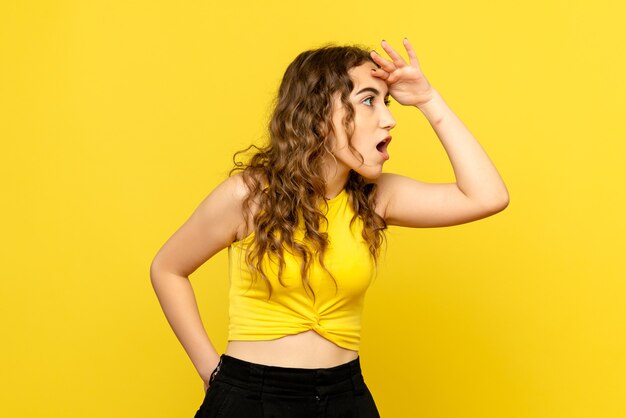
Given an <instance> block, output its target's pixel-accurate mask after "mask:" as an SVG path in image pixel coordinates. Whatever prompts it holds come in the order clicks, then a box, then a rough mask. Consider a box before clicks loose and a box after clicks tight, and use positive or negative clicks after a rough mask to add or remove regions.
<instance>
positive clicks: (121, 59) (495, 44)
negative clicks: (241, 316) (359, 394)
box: [0, 0, 626, 418]
mask: <svg viewBox="0 0 626 418" xmlns="http://www.w3.org/2000/svg"><path fill="white" fill-rule="evenodd" d="M249 3H250V4H241V3H240V2H211V1H202V2H201V1H188V2H171V1H154V0H150V1H148V0H137V1H120V0H109V1H91V0H83V1H49V2H36V1H19V2H18V1H6V2H2V3H1V6H0V46H1V49H0V122H1V123H0V140H1V141H2V142H1V144H2V147H1V151H0V181H1V182H2V188H1V193H2V200H1V202H2V203H1V206H0V207H1V209H0V210H1V211H2V216H1V217H0V222H1V223H2V224H1V228H2V229H1V231H2V232H1V233H2V251H1V252H0V257H1V268H2V280H0V298H1V300H0V318H1V320H2V343H1V344H0V359H1V361H2V364H1V367H0V375H1V377H0V405H2V406H1V407H0V409H1V410H2V415H3V416H7V417H35V416H53V417H84V416H89V417H148V416H149V417H154V418H156V417H185V416H187V417H191V416H193V413H194V412H195V410H196V409H197V407H198V406H199V404H200V402H201V400H202V395H203V394H202V383H201V381H200V379H199V378H198V377H197V376H196V375H195V371H194V370H193V368H192V366H191V363H190V362H189V361H188V359H187V358H186V356H185V354H184V352H183V350H182V348H181V347H180V346H179V344H178V342H177V341H176V339H175V337H174V335H173V333H172V332H171V331H170V329H169V328H168V325H167V323H166V321H165V318H164V316H163V314H162V313H161V310H160V308H159V306H158V303H157V300H156V297H155V296H154V294H153V291H152V288H151V285H150V283H149V276H148V268H149V264H150V262H151V260H152V257H153V256H154V254H155V253H156V251H157V250H158V248H159V247H160V246H161V245H162V244H163V242H164V241H165V240H166V239H167V238H168V237H169V235H170V234H171V233H173V232H174V230H175V229H176V228H177V227H178V226H179V225H180V224H182V222H184V221H185V220H186V218H187V217H188V216H189V215H190V214H191V212H192V211H193V209H194V208H195V207H196V205H197V204H198V203H199V202H200V201H201V200H202V198H203V197H204V196H205V195H206V194H207V193H208V192H209V191H210V190H211V189H212V188H213V187H214V186H215V185H216V184H218V183H219V182H220V181H221V180H222V179H223V178H224V176H225V175H226V173H227V171H228V169H229V168H230V161H231V160H230V158H231V156H232V154H233V152H234V151H236V150H237V149H240V148H242V147H244V146H246V145H247V144H249V143H250V142H252V141H257V140H258V139H259V138H261V137H262V135H263V133H264V126H265V120H266V118H267V114H268V109H269V107H268V106H269V104H270V102H271V99H272V96H273V94H274V91H275V89H276V87H277V83H278V81H279V79H280V77H281V76H282V72H283V71H284V69H285V67H286V65H287V64H288V63H289V62H290V61H291V60H292V59H293V58H294V57H295V55H296V54H297V53H298V52H300V51H301V50H304V49H308V48H310V47H315V46H319V45H321V44H323V43H326V42H330V41H333V42H337V43H362V44H364V45H367V46H371V47H376V46H377V45H378V42H379V40H380V39H381V38H385V39H387V40H389V41H390V42H392V44H393V45H396V46H400V41H401V39H402V37H403V36H408V37H409V39H410V40H411V41H412V42H413V45H414V46H415V49H416V50H417V53H418V57H419V58H420V61H421V64H422V67H423V69H424V71H425V73H426V75H427V76H428V77H429V79H430V81H431V82H432V84H433V85H434V86H435V87H436V88H437V89H438V90H439V91H440V92H441V93H442V95H443V96H444V98H445V99H446V100H447V102H448V103H449V104H450V106H451V107H452V108H453V109H454V110H455V111H456V112H457V114H458V115H459V116H460V117H461V119H463V120H464V121H465V123H466V124H467V125H468V126H469V127H470V129H471V130H472V132H473V133H474V134H475V135H476V136H477V137H478V138H479V140H480V141H481V143H482V144H483V145H484V147H485V148H486V149H487V151H488V153H489V155H490V156H491V157H492V159H493V160H494V162H495V163H496V165H497V166H498V168H499V170H500V172H501V174H502V175H503V177H504V179H505V181H506V183H507V185H508V187H509V191H510V194H511V204H510V206H509V208H508V209H507V210H506V211H505V212H503V213H501V214H499V215H497V216H495V217H493V218H489V219H487V220H484V221H480V222H476V223H472V224H468V225H463V226H458V227H453V228H443V229H423V230H401V229H391V231H390V233H389V247H388V248H389V250H388V254H387V257H386V259H385V261H384V262H383V271H382V273H381V274H380V275H379V277H378V278H377V280H376V282H375V284H374V286H373V288H372V289H371V292H370V294H369V296H368V305H367V307H366V316H365V324H364V332H363V349H362V353H361V354H362V358H363V362H364V374H365V377H366V380H367V381H368V383H369V386H370V387H371V390H372V392H373V393H374V395H375V397H376V400H377V402H378V405H379V408H380V410H381V413H382V414H383V416H384V417H427V418H444V417H445V418H459V417H466V418H473V417H476V418H492V417H493V418H502V417H506V418H578V417H585V418H597V417H600V418H613V417H615V418H617V417H624V416H626V397H625V396H624V394H625V393H626V332H625V331H626V328H625V325H626V303H624V301H625V297H626V284H625V283H624V278H626V274H625V273H626V268H625V263H624V257H623V254H622V253H623V250H624V238H623V237H624V236H625V234H626V223H625V221H624V214H625V213H626V203H625V196H624V190H625V188H624V180H626V171H625V168H624V157H625V156H626V155H625V154H626V153H625V149H626V145H625V144H626V135H625V134H626V128H625V125H624V123H623V119H624V115H623V114H624V109H625V104H626V103H625V97H626V86H625V82H624V74H625V73H626V62H625V61H626V60H625V58H624V45H625V44H626V35H625V31H624V30H623V20H624V12H625V7H624V6H623V3H622V2H618V1H617V0H615V1H608V0H596V1H593V2H592V1H582V0H578V1H574V0H572V1H565V0H561V1H557V0H548V1H546V0H530V1H525V2H521V3H520V2H493V1H486V0H476V1H472V2H469V1H461V0H459V1H428V2H420V1H408V0H401V1H398V2H380V1H367V0H364V1H361V2H339V1H327V0H322V1H315V2H310V3H307V4H304V5H296V6H285V5H283V4H281V3H282V2H279V1H276V0H272V1H265V2H249ZM291 7H293V8H291ZM392 109H393V111H394V113H395V115H396V117H397V120H398V127H397V128H396V129H395V134H394V142H393V144H392V145H391V147H390V152H391V156H392V159H391V161H390V162H389V163H388V166H386V169H387V171H393V172H399V173H402V174H405V175H409V176H413V177H416V178H419V179H422V180H426V181H450V180H452V179H453V177H452V176H453V173H452V170H451V168H450V165H449V163H448V162H447V159H446V157H445V154H444V152H443V149H442V147H441V146H440V145H439V143H438V140H437V138H436V136H435V135H434V133H433V131H432V130H431V129H430V126H429V125H428V123H427V122H426V120H425V119H424V118H423V116H421V114H419V112H417V111H409V110H406V109H400V106H399V105H398V104H397V103H396V104H392ZM192 280H193V284H194V287H195V288H196V291H197V296H198V299H199V304H200V307H201V310H202V314H203V317H204V318H205V323H206V327H207V330H208V332H209V334H210V335H211V336H212V338H213V340H214V341H215V343H216V345H217V346H218V348H219V349H220V350H222V349H223V348H224V346H225V343H226V331H227V305H226V303H227V301H226V290H227V288H226V285H227V277H226V257H225V254H223V253H221V254H219V255H218V256H216V257H215V259H214V260H211V261H210V262H208V263H207V264H205V265H204V266H203V267H202V268H201V269H200V270H198V272H197V273H195V274H194V275H193V276H192ZM407 399H408V402H407ZM409 408H410V409H409Z"/></svg>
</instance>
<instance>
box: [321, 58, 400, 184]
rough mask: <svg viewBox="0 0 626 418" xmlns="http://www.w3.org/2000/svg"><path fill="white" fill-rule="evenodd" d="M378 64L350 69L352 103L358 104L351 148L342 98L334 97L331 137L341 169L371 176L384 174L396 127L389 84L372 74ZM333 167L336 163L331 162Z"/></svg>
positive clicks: (353, 104)
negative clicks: (388, 148) (388, 146)
mask: <svg viewBox="0 0 626 418" xmlns="http://www.w3.org/2000/svg"><path fill="white" fill-rule="evenodd" d="M373 68H376V65H375V64H373V63H370V62H367V63H365V64H362V65H360V66H358V67H354V68H352V69H351V70H350V71H348V74H349V75H350V78H351V79H352V82H353V84H354V88H353V90H352V92H351V93H350V98H349V100H350V103H351V104H352V106H353V107H354V122H353V129H354V131H353V134H352V140H351V142H352V147H353V148H354V150H351V149H350V147H349V145H348V136H347V134H346V131H345V129H344V126H343V118H344V115H345V109H344V108H343V104H342V103H341V99H340V98H339V94H336V95H335V98H334V103H333V106H334V110H333V117H332V121H333V126H334V132H333V134H332V135H331V137H330V138H329V139H330V140H331V144H332V151H333V155H334V156H335V159H336V164H337V167H336V168H337V171H338V172H339V173H341V172H345V173H349V171H350V170H354V171H356V172H357V173H359V174H360V175H362V176H363V177H365V178H367V179H376V178H377V177H378V176H380V174H381V173H382V169H383V164H384V163H385V161H387V160H388V159H389V154H388V153H387V145H388V144H389V141H391V136H390V131H391V129H393V127H394V126H396V121H395V120H394V118H393V116H392V115H391V112H390V111H389V108H388V107H387V106H388V98H389V94H388V89H387V83H385V81H384V80H381V79H380V78H376V77H374V76H372V75H371V71H372V69H373ZM330 164H331V167H332V166H333V165H334V162H331V163H330Z"/></svg>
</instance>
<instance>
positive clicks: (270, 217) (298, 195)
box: [230, 46, 387, 297]
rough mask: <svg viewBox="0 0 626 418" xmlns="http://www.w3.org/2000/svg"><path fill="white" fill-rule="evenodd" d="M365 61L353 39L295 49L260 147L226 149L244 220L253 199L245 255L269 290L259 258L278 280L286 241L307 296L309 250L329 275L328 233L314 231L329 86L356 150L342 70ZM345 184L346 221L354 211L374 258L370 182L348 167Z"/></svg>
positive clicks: (376, 237)
mask: <svg viewBox="0 0 626 418" xmlns="http://www.w3.org/2000/svg"><path fill="white" fill-rule="evenodd" d="M366 62H372V63H373V61H372V59H371V58H370V55H369V52H368V50H366V49H364V48H362V47H359V46H324V47H322V48H319V49H314V50H309V51H305V52H302V53H301V54H300V55H298V56H297V57H296V59H295V60H294V61H293V62H292V63H291V64H290V65H289V66H288V67H287V70H286V71H285V75H284V76H283V79H282V82H281V84H280V88H279V91H278V96H277V98H276V102H275V107H274V111H273V114H272V116H271V119H270V123H269V144H268V145H266V146H265V147H262V148H259V147H257V146H255V145H251V146H250V147H248V148H246V149H245V150H241V151H238V152H237V153H235V155H234V156H233V162H234V164H235V166H234V168H233V169H232V170H231V172H230V175H232V174H233V173H237V172H241V173H242V177H243V180H244V182H245V184H246V186H247V188H248V190H249V194H248V196H247V198H246V199H245V201H244V203H243V209H244V218H245V220H246V222H248V221H249V219H250V216H251V215H252V209H251V208H252V202H255V205H257V204H258V210H257V211H256V213H255V214H254V218H253V224H254V239H253V241H252V242H251V243H250V245H249V246H248V248H247V251H246V262H247V264H248V268H249V269H250V270H251V271H253V272H255V273H258V275H260V276H261V277H262V278H263V279H264V281H265V282H266V284H267V286H268V290H269V297H271V293H272V287H271V284H270V281H269V279H268V277H267V275H266V274H265V272H264V270H263V267H262V262H263V259H264V258H265V257H266V256H269V258H270V259H273V260H278V281H279V283H281V285H284V283H283V282H282V272H283V269H284V266H285V261H284V256H283V255H284V247H285V246H286V247H287V248H288V249H289V250H290V252H292V253H293V254H294V255H296V256H298V257H300V258H301V260H302V261H301V264H300V273H301V276H302V282H303V284H304V285H305V288H306V289H308V291H310V292H311V294H312V295H313V297H315V295H314V294H313V290H312V288H311V285H310V283H309V279H308V274H307V273H308V271H309V269H310V266H311V263H312V262H313V260H314V258H315V256H317V259H318V261H319V263H320V265H321V267H322V268H323V269H324V270H325V271H326V272H327V273H328V274H329V275H330V277H331V278H333V280H334V277H333V276H332V273H330V272H329V271H328V270H327V269H326V267H325V265H324V252H325V251H326V249H327V247H328V234H327V233H325V232H322V231H320V225H322V224H323V223H324V222H327V219H326V217H325V216H324V213H323V212H322V210H321V208H320V206H321V202H325V199H324V198H325V193H326V182H325V179H324V177H323V175H322V173H323V163H324V161H325V158H328V155H329V154H330V155H331V156H332V153H331V152H330V149H329V147H330V144H329V140H328V138H329V134H330V133H331V132H332V129H333V126H332V112H333V96H335V95H336V93H339V94H340V99H341V103H342V105H343V107H344V109H345V112H346V113H345V117H344V120H343V125H344V128H345V130H346V132H347V134H348V138H349V141H348V143H349V147H350V149H351V150H352V152H353V153H355V154H357V155H359V156H360V154H358V152H357V151H356V149H354V147H353V146H352V144H351V141H350V137H351V136H352V133H353V121H354V108H353V106H352V104H351V103H350V101H349V96H350V93H351V92H352V89H353V88H354V85H353V82H352V80H351V79H350V76H349V74H348V71H349V70H350V69H351V68H353V67H357V66H359V65H361V64H364V63H366ZM374 65H376V64H375V63H374ZM251 150H253V151H252V152H253V154H252V155H251V157H249V158H248V161H247V162H245V163H243V162H240V161H237V156H238V155H240V154H242V153H248V152H251ZM360 157H361V160H362V161H363V158H362V156H360ZM344 188H345V189H346V191H347V193H348V196H349V201H350V204H351V205H352V208H353V209H354V213H355V215H354V217H353V218H352V223H354V221H355V220H356V218H357V217H359V218H361V220H362V221H363V231H362V236H363V239H364V240H365V242H366V243H367V244H368V245H369V250H370V254H371V256H372V258H373V260H374V262H376V260H377V258H378V254H379V249H380V247H381V245H382V243H383V241H384V232H383V231H384V230H385V229H386V228H387V225H386V223H385V220H384V219H383V218H382V217H381V216H379V215H378V214H377V213H375V212H374V207H375V198H376V185H375V184H373V183H368V182H367V181H366V180H365V179H364V178H363V177H362V176H361V175H360V174H358V173H356V172H355V171H351V172H350V174H349V177H348V181H347V183H346V185H345V187H344ZM299 225H303V227H304V237H305V241H306V243H305V244H304V243H299V242H297V241H296V240H295V239H294V231H296V229H297V228H299ZM255 276H256V275H255ZM335 284H336V283H335Z"/></svg>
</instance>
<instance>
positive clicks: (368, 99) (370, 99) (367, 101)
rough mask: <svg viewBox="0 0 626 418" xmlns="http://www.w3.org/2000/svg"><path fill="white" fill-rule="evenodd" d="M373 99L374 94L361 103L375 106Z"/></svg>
mask: <svg viewBox="0 0 626 418" xmlns="http://www.w3.org/2000/svg"><path fill="white" fill-rule="evenodd" d="M373 100H374V96H369V97H366V98H365V99H364V100H363V101H362V102H361V103H363V104H364V105H365V106H374V103H372V101H373Z"/></svg>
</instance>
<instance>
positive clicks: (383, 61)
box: [370, 51, 396, 73]
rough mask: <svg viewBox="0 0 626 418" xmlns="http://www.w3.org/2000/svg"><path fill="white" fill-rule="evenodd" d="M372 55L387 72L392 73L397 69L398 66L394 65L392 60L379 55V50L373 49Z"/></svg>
mask: <svg viewBox="0 0 626 418" xmlns="http://www.w3.org/2000/svg"><path fill="white" fill-rule="evenodd" d="M370 56H371V57H372V59H373V60H374V62H375V63H376V64H378V65H379V66H380V68H382V69H383V70H384V71H385V72H387V73H391V72H393V71H395V69H396V66H395V65H393V64H392V63H391V62H389V61H387V60H386V59H384V58H383V57H381V56H380V55H378V52H376V51H372V52H370Z"/></svg>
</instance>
